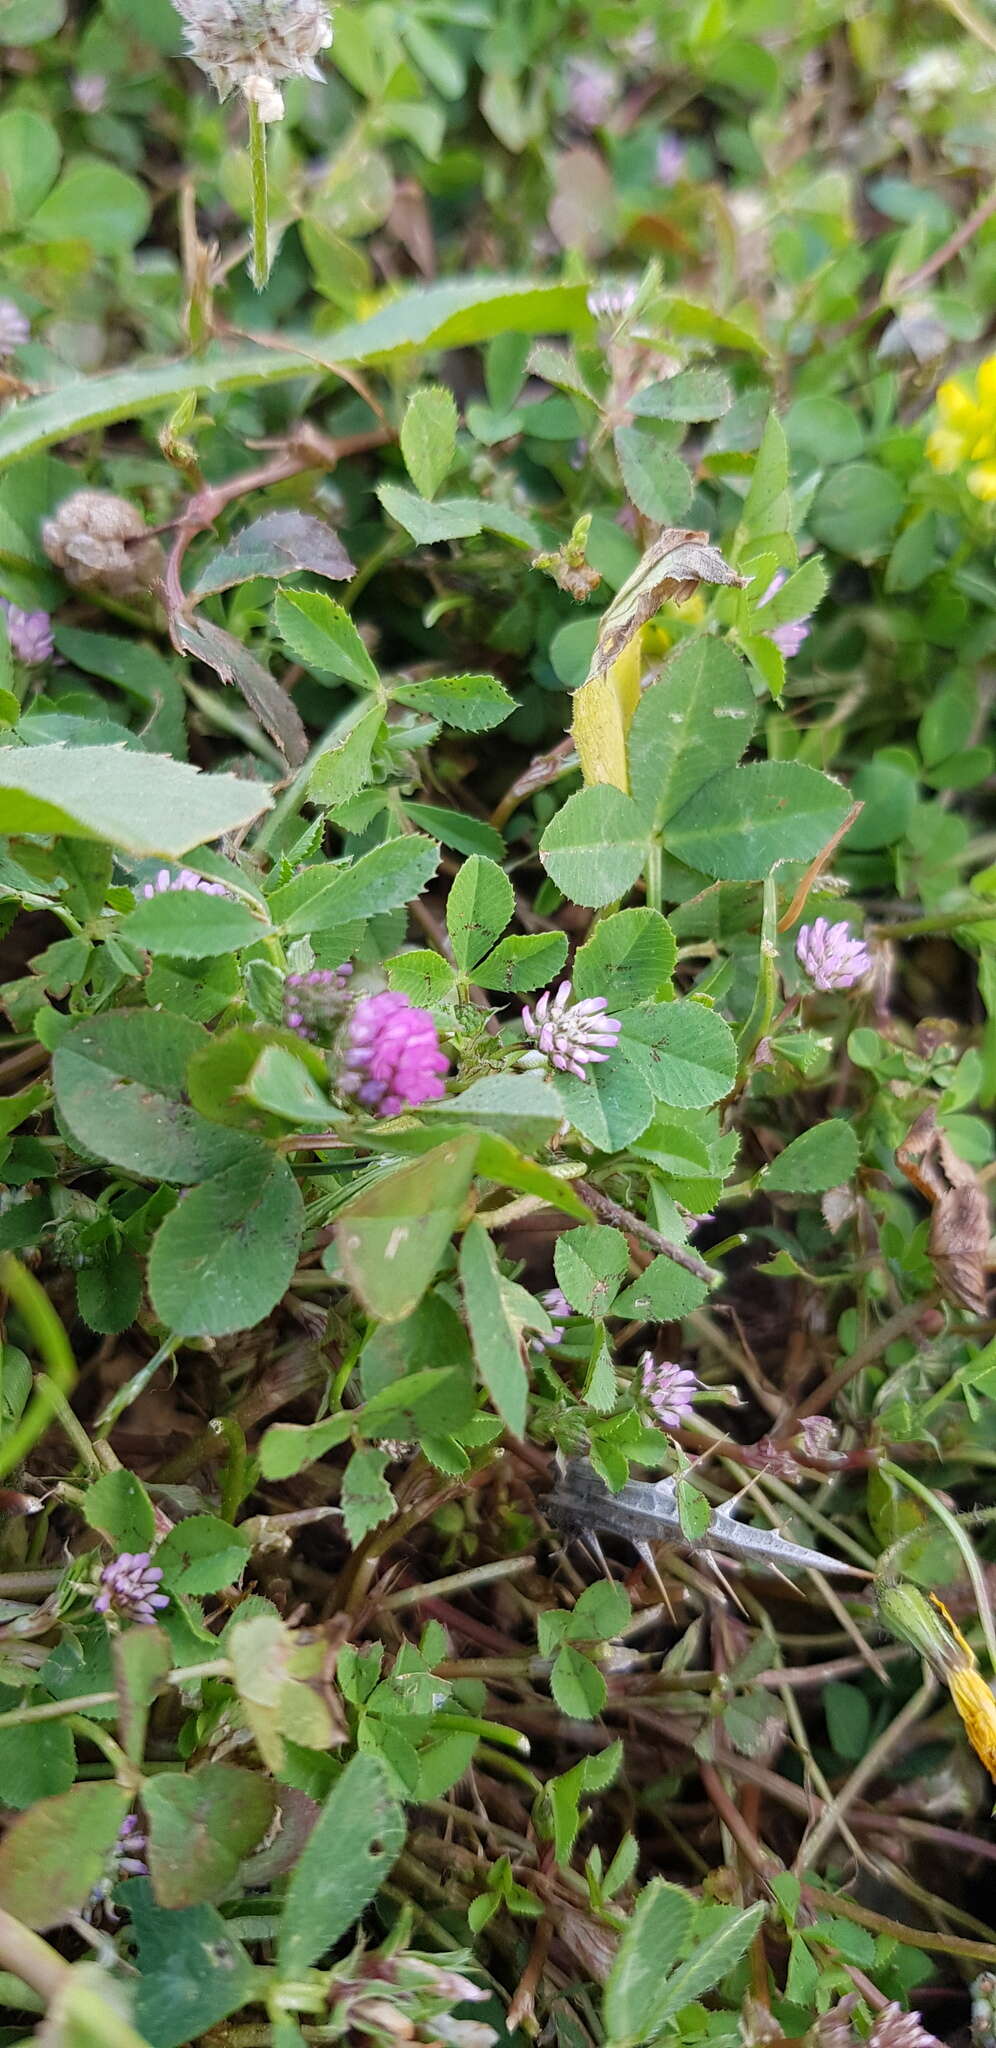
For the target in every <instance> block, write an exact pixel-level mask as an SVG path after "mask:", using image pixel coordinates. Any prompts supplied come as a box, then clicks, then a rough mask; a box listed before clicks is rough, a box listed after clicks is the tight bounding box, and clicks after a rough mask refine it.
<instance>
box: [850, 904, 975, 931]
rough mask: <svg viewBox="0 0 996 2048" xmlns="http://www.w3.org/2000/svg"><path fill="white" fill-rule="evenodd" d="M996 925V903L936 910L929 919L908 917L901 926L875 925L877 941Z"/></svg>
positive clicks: (873, 926)
mask: <svg viewBox="0 0 996 2048" xmlns="http://www.w3.org/2000/svg"><path fill="white" fill-rule="evenodd" d="M970 924H996V903H973V904H971V905H968V904H966V905H965V907H964V909H962V910H935V911H932V912H931V913H930V915H929V916H927V917H908V918H906V919H905V921H904V922H902V923H900V924H874V925H872V928H871V929H872V934H873V936H874V937H875V938H876V939H918V938H921V937H922V936H923V935H924V933H926V932H956V931H958V930H959V929H960V928H961V926H962V925H970Z"/></svg>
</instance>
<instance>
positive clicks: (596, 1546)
mask: <svg viewBox="0 0 996 2048" xmlns="http://www.w3.org/2000/svg"><path fill="white" fill-rule="evenodd" d="M579 1541H580V1543H581V1546H582V1548H583V1549H584V1550H586V1551H587V1552H588V1555H589V1557H590V1558H591V1560H592V1563H593V1564H594V1565H595V1566H596V1568H597V1569H598V1571H600V1572H601V1575H602V1577H603V1579H608V1581H609V1583H610V1585H614V1583H615V1581H614V1580H613V1577H612V1573H611V1571H610V1570H609V1560H608V1558H607V1557H606V1555H605V1552H604V1550H603V1549H602V1546H601V1544H600V1542H599V1540H598V1537H597V1536H596V1534H595V1531H594V1529H586V1530H585V1532H584V1535H583V1536H582V1537H580V1538H579Z"/></svg>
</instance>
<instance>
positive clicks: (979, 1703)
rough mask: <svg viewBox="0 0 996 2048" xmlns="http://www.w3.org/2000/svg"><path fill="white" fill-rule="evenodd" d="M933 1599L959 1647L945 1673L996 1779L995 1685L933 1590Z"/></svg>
mask: <svg viewBox="0 0 996 2048" xmlns="http://www.w3.org/2000/svg"><path fill="white" fill-rule="evenodd" d="M930 1598H931V1602H932V1604H933V1605H934V1606H935V1607H936V1608H937V1610H938V1613H939V1614H942V1615H943V1617H944V1620H945V1622H946V1623H947V1626H948V1628H949V1629H950V1631H951V1635H952V1637H953V1640H954V1644H955V1645H956V1646H957V1647H956V1649H952V1650H951V1651H950V1652H949V1653H948V1660H947V1661H946V1662H945V1663H942V1665H941V1676H942V1678H944V1679H945V1680H946V1682H947V1686H948V1691H949V1692H950V1694H951V1698H952V1699H953V1701H954V1703H955V1706H956V1707H957V1709H958V1712H959V1714H960V1715H961V1718H962V1722H963V1724H964V1728H965V1733H966V1735H967V1736H968V1739H969V1742H970V1743H971V1745H972V1748H973V1749H974V1751H975V1754H976V1756H977V1757H978V1758H979V1761H980V1763H983V1764H985V1767H986V1770H987V1771H988V1772H989V1776H990V1777H991V1778H994V1779H996V1699H994V1698H993V1695H992V1688H991V1687H990V1686H988V1685H987V1684H986V1681H985V1679H984V1678H983V1676H982V1673H981V1671H980V1670H979V1667H978V1664H977V1662H976V1657H975V1651H974V1650H973V1648H972V1645H971V1643H967V1642H966V1641H965V1638H964V1636H963V1635H962V1632H961V1630H960V1628H959V1627H958V1626H957V1623H956V1622H954V1621H952V1619H951V1616H950V1614H949V1613H948V1610H947V1608H946V1607H945V1605H944V1602H943V1600H939V1599H938V1598H937V1594H936V1593H932V1594H931V1596H930Z"/></svg>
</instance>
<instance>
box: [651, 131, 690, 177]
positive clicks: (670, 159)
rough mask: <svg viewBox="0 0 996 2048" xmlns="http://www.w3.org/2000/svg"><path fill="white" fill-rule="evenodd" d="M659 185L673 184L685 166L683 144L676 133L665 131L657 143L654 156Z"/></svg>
mask: <svg viewBox="0 0 996 2048" xmlns="http://www.w3.org/2000/svg"><path fill="white" fill-rule="evenodd" d="M654 168H655V170H656V172H657V182H658V184H659V185H674V184H676V183H677V181H678V179H679V178H680V177H681V175H682V173H683V171H684V168H685V145H684V143H683V142H679V140H678V137H677V136H676V135H671V134H668V133H666V132H665V134H663V135H662V136H661V137H660V139H659V141H658V144H657V150H656V154H655V158H654Z"/></svg>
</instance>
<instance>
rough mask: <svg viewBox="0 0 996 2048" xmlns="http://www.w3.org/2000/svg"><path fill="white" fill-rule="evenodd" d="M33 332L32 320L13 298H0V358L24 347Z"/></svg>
mask: <svg viewBox="0 0 996 2048" xmlns="http://www.w3.org/2000/svg"><path fill="white" fill-rule="evenodd" d="M30 333H31V322H30V320H29V319H28V316H27V314H26V313H22V311H21V308H20V306H18V305H16V304H15V302H14V300H13V299H0V359H2V358H3V357H4V356H12V355H13V353H14V350H15V349H16V348H23V346H24V343H25V342H26V341H27V340H28V338H29V336H30Z"/></svg>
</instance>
